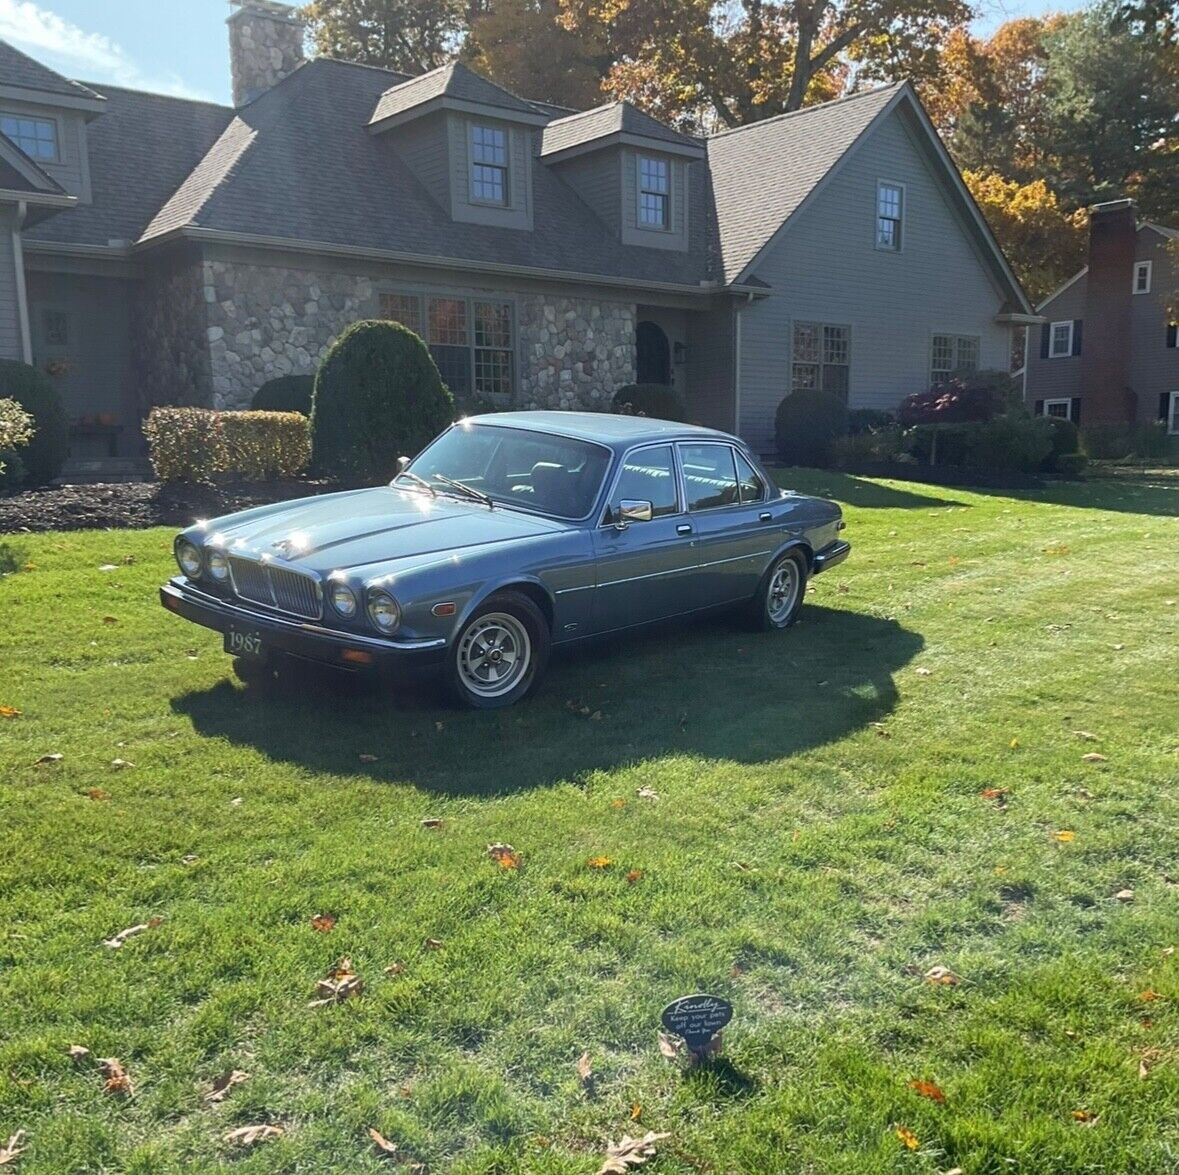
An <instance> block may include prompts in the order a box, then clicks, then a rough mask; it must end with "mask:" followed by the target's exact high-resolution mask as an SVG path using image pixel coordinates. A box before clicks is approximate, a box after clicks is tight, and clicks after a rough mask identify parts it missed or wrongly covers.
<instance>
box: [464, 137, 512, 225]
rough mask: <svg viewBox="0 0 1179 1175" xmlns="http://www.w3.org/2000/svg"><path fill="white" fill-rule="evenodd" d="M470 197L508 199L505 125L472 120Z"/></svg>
mask: <svg viewBox="0 0 1179 1175" xmlns="http://www.w3.org/2000/svg"><path fill="white" fill-rule="evenodd" d="M471 201H472V203H474V204H497V205H499V206H500V207H505V206H506V205H507V203H508V132H507V131H506V130H505V129H504V128H503V127H498V126H485V125H483V124H482V123H472V124H471Z"/></svg>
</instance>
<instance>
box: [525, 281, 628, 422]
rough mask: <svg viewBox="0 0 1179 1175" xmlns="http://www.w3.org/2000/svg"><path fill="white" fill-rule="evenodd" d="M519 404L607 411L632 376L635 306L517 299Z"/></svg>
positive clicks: (580, 300) (561, 299) (538, 297)
mask: <svg viewBox="0 0 1179 1175" xmlns="http://www.w3.org/2000/svg"><path fill="white" fill-rule="evenodd" d="M517 321H518V324H519V331H520V346H519V354H520V368H521V370H520V378H519V385H520V403H519V405H518V406H519V407H520V408H558V409H565V410H570V409H588V410H590V411H601V412H608V411H609V410H610V403H611V400H612V398H613V396H614V393H615V391H616V390H617V389H618V388H620V387H622V386H623V385H624V384H628V383H634V379H635V305H634V303H633V302H597V301H592V300H589V299H585V298H566V297H553V296H549V295H544V296H541V295H535V296H528V297H522V298H521V299H520V301H519V306H518V313H517Z"/></svg>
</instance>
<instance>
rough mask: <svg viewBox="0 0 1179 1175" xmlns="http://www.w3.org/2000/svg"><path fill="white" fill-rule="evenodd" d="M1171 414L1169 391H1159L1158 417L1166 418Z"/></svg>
mask: <svg viewBox="0 0 1179 1175" xmlns="http://www.w3.org/2000/svg"><path fill="white" fill-rule="evenodd" d="M1170 415H1171V393H1170V392H1159V419H1160V420H1167V418H1168V417H1169V416H1170Z"/></svg>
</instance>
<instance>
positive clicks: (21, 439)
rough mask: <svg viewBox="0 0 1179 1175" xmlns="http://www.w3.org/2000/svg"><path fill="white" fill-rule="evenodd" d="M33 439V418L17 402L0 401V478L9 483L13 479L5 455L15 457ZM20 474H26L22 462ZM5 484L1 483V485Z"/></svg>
mask: <svg viewBox="0 0 1179 1175" xmlns="http://www.w3.org/2000/svg"><path fill="white" fill-rule="evenodd" d="M32 439H33V418H32V417H31V416H30V415H29V414H28V413H27V412H26V411H25V410H24V409H23V408H22V407H21V406H20V405H19V404H18V403H17V402H16V401H15V400H0V477H3V478H5V480H6V481H7V480H8V479H9V478H10V477H11V473H10V472H9V470H8V462H6V461H5V454H6V453H12V454H14V455H15V453H16V450H17V449H18V448H20V447H21V446H23V445H27V444H28V443H29V441H31V440H32ZM20 473H21V474H22V475H23V473H24V462H23V461H22V462H20ZM2 484H5V482H0V485H2Z"/></svg>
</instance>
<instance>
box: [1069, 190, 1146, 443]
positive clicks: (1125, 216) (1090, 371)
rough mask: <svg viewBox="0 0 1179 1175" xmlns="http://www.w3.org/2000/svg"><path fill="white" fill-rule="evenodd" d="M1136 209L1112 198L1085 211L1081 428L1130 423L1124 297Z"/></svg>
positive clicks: (1127, 303)
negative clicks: (1086, 256)
mask: <svg viewBox="0 0 1179 1175" xmlns="http://www.w3.org/2000/svg"><path fill="white" fill-rule="evenodd" d="M1137 235H1138V219H1137V206H1136V205H1135V203H1134V201H1133V200H1112V201H1110V202H1109V203H1108V204H1094V205H1093V207H1092V208H1090V209H1089V274H1088V276H1087V278H1086V281H1085V311H1084V314H1085V318H1084V327H1085V330H1084V335H1083V338H1082V343H1081V395H1082V397H1083V419H1084V421H1085V423H1086V424H1121V423H1124V422H1126V421H1129V420H1133V419H1134V415H1135V396H1134V392H1133V390H1132V389H1131V388H1130V298H1131V288H1130V287H1131V283H1132V282H1133V280H1134V249H1135V246H1136V243H1137Z"/></svg>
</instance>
